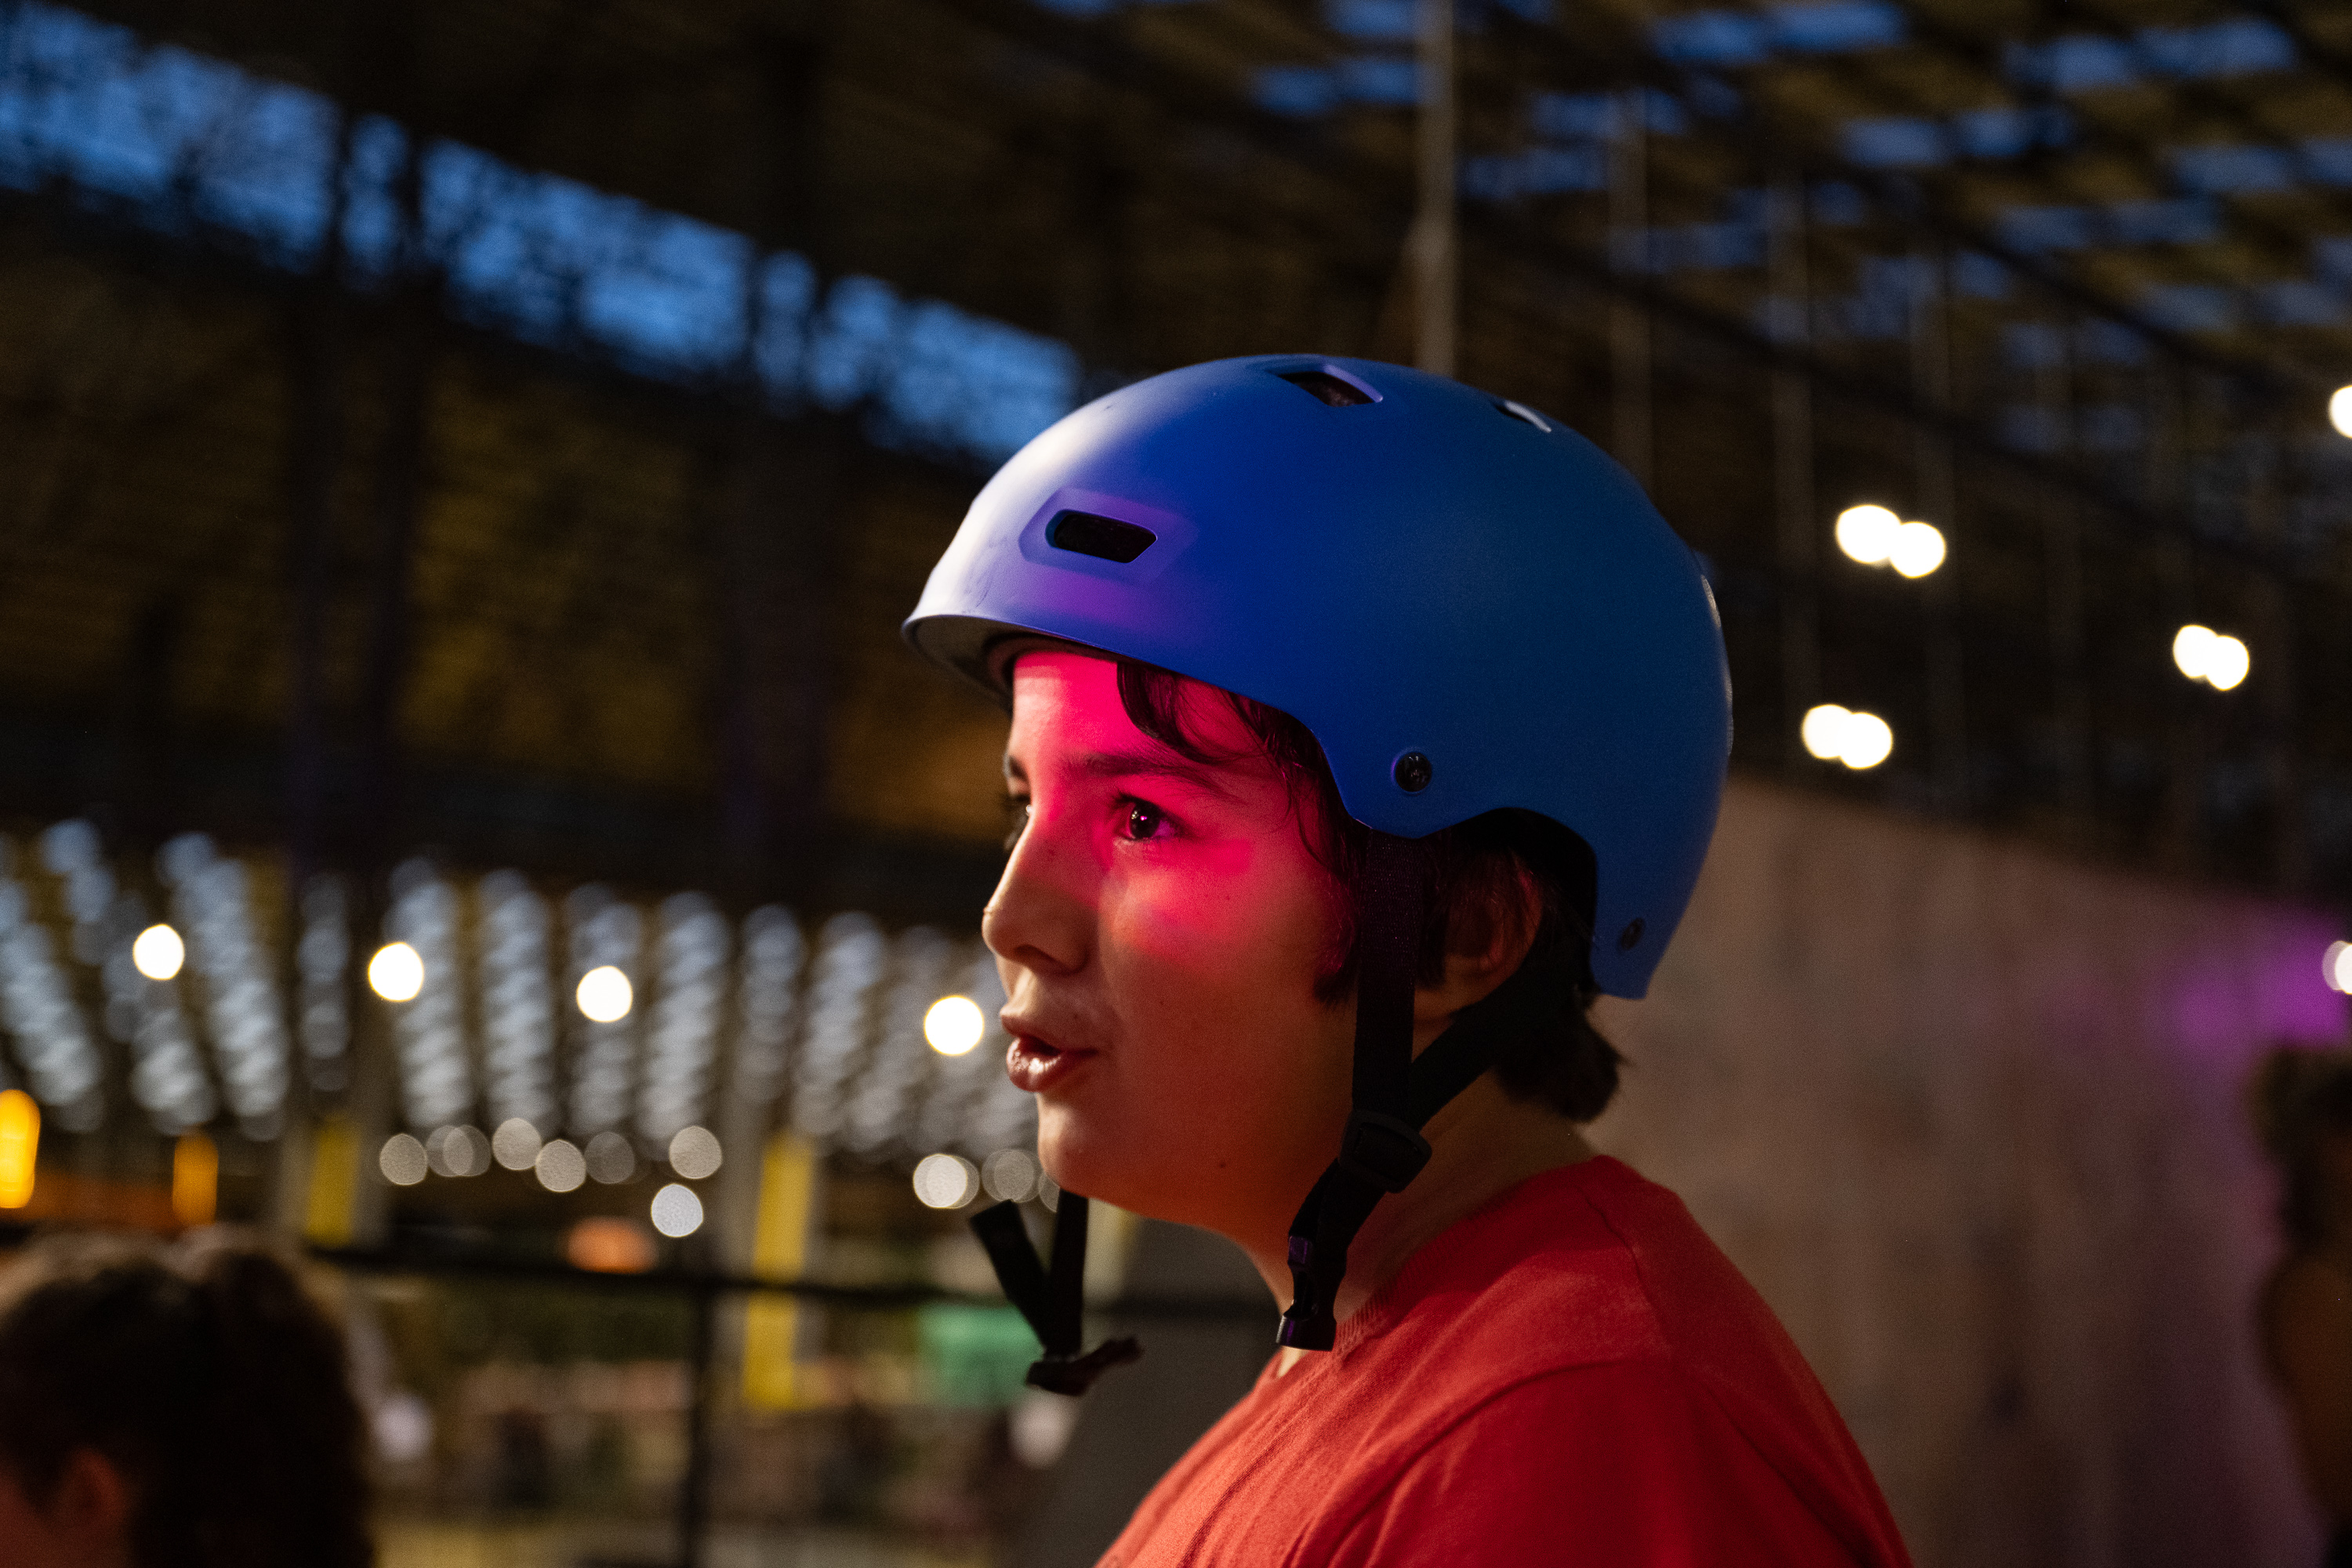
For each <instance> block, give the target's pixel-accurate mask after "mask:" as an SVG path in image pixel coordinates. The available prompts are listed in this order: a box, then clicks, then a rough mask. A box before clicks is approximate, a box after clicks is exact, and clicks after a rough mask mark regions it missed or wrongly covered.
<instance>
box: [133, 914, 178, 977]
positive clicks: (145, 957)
mask: <svg viewBox="0 0 2352 1568" xmlns="http://www.w3.org/2000/svg"><path fill="white" fill-rule="evenodd" d="M187 961H188V944H187V943H185V942H182V941H181V940H180V933H179V932H178V931H173V929H172V928H171V927H170V926H167V925H152V926H149V927H148V928H147V929H146V930H145V931H141V932H140V933H139V938H138V940H137V941H135V942H132V943H131V967H133V968H135V969H136V970H138V971H139V973H142V974H143V975H145V976H146V977H147V978H148V979H150V980H169V979H171V978H172V977H173V975H175V974H177V973H180V965H182V964H184V963H186V962H187Z"/></svg>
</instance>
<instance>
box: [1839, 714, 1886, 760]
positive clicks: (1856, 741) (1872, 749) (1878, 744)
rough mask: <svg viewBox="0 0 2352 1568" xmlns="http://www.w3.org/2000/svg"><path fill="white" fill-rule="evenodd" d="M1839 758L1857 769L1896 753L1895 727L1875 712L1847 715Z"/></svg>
mask: <svg viewBox="0 0 2352 1568" xmlns="http://www.w3.org/2000/svg"><path fill="white" fill-rule="evenodd" d="M1840 739H1841V740H1842V741H1843V744H1842V745H1841V746H1840V747H1839V748H1838V761H1840V762H1842V763H1844V764H1845V765H1846V766H1847V767H1850V768H1853V769H1854V770H1855V771H1856V772H1859V771H1861V770H1862V769H1864V768H1874V767H1876V766H1877V765H1878V764H1879V763H1883V762H1885V760H1886V759H1887V758H1889V757H1891V756H1893V755H1894V754H1895V731H1893V730H1892V729H1889V728H1888V727H1887V723H1886V721H1885V720H1884V719H1881V718H1880V717H1879V716H1878V715H1877V714H1875V713H1859V712H1858V713H1853V714H1850V715H1848V716H1847V719H1846V721H1845V733H1844V734H1843V736H1841V737H1840Z"/></svg>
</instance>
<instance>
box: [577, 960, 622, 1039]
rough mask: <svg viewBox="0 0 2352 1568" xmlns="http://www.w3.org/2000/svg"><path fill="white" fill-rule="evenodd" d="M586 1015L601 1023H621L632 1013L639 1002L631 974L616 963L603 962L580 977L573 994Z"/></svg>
mask: <svg viewBox="0 0 2352 1568" xmlns="http://www.w3.org/2000/svg"><path fill="white" fill-rule="evenodd" d="M573 1000H575V1001H577V1002H578V1003H579V1004H580V1011H581V1013H582V1015H583V1016H586V1017H587V1018H589V1019H591V1020H593V1021H594V1022H596V1023H599V1024H617V1023H619V1022H620V1021H621V1020H622V1019H624V1018H625V1017H627V1016H629V1008H630V1006H631V1005H633V1004H634V1003H635V1001H636V991H635V987H633V986H632V985H630V984H629V977H628V976H627V975H625V974H624V973H621V971H620V969H619V968H618V967H617V966H616V965H614V964H610V963H601V964H598V965H597V966H596V967H595V968H593V969H592V970H590V971H589V972H588V973H585V974H583V975H582V976H581V977H580V986H579V989H578V990H577V991H575V992H574V993H573Z"/></svg>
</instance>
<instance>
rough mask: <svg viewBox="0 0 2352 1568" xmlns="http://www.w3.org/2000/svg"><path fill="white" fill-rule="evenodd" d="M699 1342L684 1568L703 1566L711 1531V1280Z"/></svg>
mask: <svg viewBox="0 0 2352 1568" xmlns="http://www.w3.org/2000/svg"><path fill="white" fill-rule="evenodd" d="M692 1289H693V1291H694V1298H693V1300H694V1340H693V1348H692V1350H691V1351H690V1352H689V1353H688V1363H687V1364H688V1373H687V1375H688V1377H690V1378H691V1379H692V1380H693V1385H692V1387H690V1388H689V1389H688V1391H687V1392H688V1397H687V1402H686V1474H685V1475H684V1476H682V1477H680V1478H679V1479H678V1497H677V1560H678V1563H679V1568H702V1562H703V1553H704V1548H705V1547H706V1545H707V1544H708V1542H706V1540H705V1539H704V1538H705V1537H706V1536H707V1535H708V1534H709V1530H710V1415H711V1411H710V1401H711V1391H712V1386H713V1383H714V1380H713V1379H712V1377H711V1375H710V1366H711V1362H712V1359H713V1357H714V1355H715V1353H716V1349H717V1343H718V1337H719V1336H718V1317H719V1291H718V1289H717V1287H716V1286H714V1285H713V1284H712V1283H711V1282H709V1280H705V1279H698V1280H696V1281H694V1282H693V1286H692Z"/></svg>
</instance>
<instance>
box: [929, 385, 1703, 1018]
mask: <svg viewBox="0 0 2352 1568" xmlns="http://www.w3.org/2000/svg"><path fill="white" fill-rule="evenodd" d="M1300 374H1307V375H1310V376H1311V375H1321V376H1326V377H1330V378H1333V379H1334V380H1336V381H1337V382H1339V383H1343V384H1346V385H1348V386H1350V387H1353V388H1355V389H1357V391H1358V392H1359V393H1360V395H1364V396H1365V397H1366V398H1367V401H1364V402H1361V403H1357V404H1353V405H1333V404H1331V403H1328V402H1327V401H1325V400H1324V398H1323V397H1322V396H1320V395H1318V394H1316V393H1315V392H1312V391H1309V390H1306V389H1304V388H1302V387H1301V386H1300V385H1299V384H1296V383H1294V382H1292V381H1288V380H1286V379H1284V378H1285V377H1286V376H1296V375H1300ZM1067 512H1078V513H1086V514H1091V515H1092V516H1094V517H1098V518H1108V519H1112V520H1114V521H1117V522H1121V523H1126V524H1129V525H1132V526H1133V527H1138V528H1141V529H1144V530H1147V531H1149V532H1150V535H1151V536H1152V537H1151V539H1150V542H1149V543H1148V544H1147V545H1145V546H1144V547H1143V548H1142V550H1141V551H1140V552H1139V553H1137V554H1135V555H1134V557H1133V559H1131V560H1129V561H1126V562H1120V561H1117V560H1113V559H1108V558H1107V556H1105V555H1102V554H1090V553H1085V552H1083V549H1074V548H1070V547H1069V545H1070V543H1071V542H1073V541H1074V540H1076V542H1079V543H1080V544H1081V545H1082V546H1084V545H1086V544H1087V540H1086V537H1085V536H1086V533H1087V529H1088V528H1092V529H1093V530H1094V531H1095V532H1096V534H1097V538H1098V537H1099V534H1100V528H1099V525H1086V526H1084V527H1080V528H1077V529H1076V530H1072V529H1068V528H1065V529H1056V527H1055V524H1056V522H1057V520H1060V519H1062V518H1063V516H1064V514H1065V513H1067ZM1112 532H1113V533H1117V531H1116V530H1113V531H1112ZM1124 538H1125V539H1126V540H1127V541H1128V542H1129V545H1128V548H1132V542H1133V541H1134V539H1135V538H1136V536H1135V535H1132V534H1127V535H1125V536H1124ZM1057 541H1059V542H1057ZM1093 547H1095V548H1100V546H1099V544H1098V543H1097V544H1095V545H1094V546H1093ZM1120 552H1121V551H1118V550H1114V551H1113V552H1112V553H1120ZM1016 629H1017V630H1021V631H1028V632H1035V633H1041V634H1044V635H1045V636H1048V637H1058V638H1064V639H1066V640H1068V641H1070V642H1074V643H1079V644H1084V645H1086V646H1087V647H1094V648H1098V649H1101V650H1103V651H1105V652H1107V653H1111V654H1117V655H1121V656H1124V657H1127V658H1136V659H1140V660H1142V661H1144V662H1146V663H1148V664H1154V665H1158V666H1160V667H1161V668H1166V669H1170V670H1173V671H1175V672H1176V673H1178V674H1180V675H1186V676H1190V677H1192V679H1196V680H1202V681H1205V682H1207V683H1208V684H1210V685H1212V686H1218V687H1223V689H1226V690H1228V691H1233V692H1236V693H1239V694H1241V695H1243V696H1246V697H1253V698H1255V699H1256V700H1259V701H1261V702H1265V703H1267V704H1269V705H1271V706H1273V707H1275V708H1278V709H1280V710H1283V711H1284V712H1286V713H1288V714H1290V715H1291V716H1292V717H1294V718H1296V719H1297V720H1298V721H1300V722H1302V723H1304V724H1305V725H1306V726H1307V728H1308V729H1309V730H1311V731H1313V732H1314V734H1315V738H1316V739H1317V740H1318V742H1321V743H1322V747H1323V752H1324V755H1325V757H1326V758H1327V759H1328V762H1329V763H1330V765H1331V771H1332V773H1333V775H1334V777H1335V778H1336V780H1337V782H1338V784H1339V795H1340V798H1341V799H1342V800H1344V801H1345V802H1346V803H1347V807H1348V810H1349V812H1350V813H1351V814H1353V815H1354V816H1355V817H1356V818H1357V819H1358V820H1359V821H1361V822H1363V823H1364V824H1366V825H1367V826H1370V827H1374V828H1377V829H1379V830H1381V832H1384V833H1392V834H1396V835H1399V836H1401V837H1415V838H1417V837H1422V836H1423V835H1426V834H1429V833H1433V832H1435V831H1437V830H1438V829H1440V828H1443V827H1446V826H1452V825H1453V824H1454V823H1458V822H1463V821H1465V820H1467V819H1469V818H1471V817H1474V816H1478V815H1480V814H1481V813H1483V812H1487V811H1493V810H1496V809H1497V808H1500V807H1504V806H1517V807H1520V808H1523V809H1526V810H1529V811H1537V812H1541V813H1542V814H1543V815H1544V816H1549V817H1550V818H1552V819H1553V820H1554V821H1556V822H1558V823H1559V824H1560V825H1561V826H1565V827H1567V828H1569V829H1570V830H1571V831H1573V832H1574V833H1576V834H1577V835H1579V836H1580V837H1582V838H1583V839H1584V841H1585V842H1586V843H1587V844H1588V845H1590V846H1591V849H1592V853H1593V859H1594V863H1595V873H1596V875H1595V886H1594V919H1593V929H1594V931H1595V936H1594V940H1593V943H1592V952H1591V970H1592V976H1593V979H1594V980H1595V981H1596V982H1597V983H1598V984H1600V986H1601V989H1602V990H1604V991H1607V992H1610V993H1612V994H1615V995H1620V996H1639V995H1641V994H1643V991H1644V990H1646V989H1647V987H1648V984H1649V979H1650V973H1651V972H1652V971H1653V970H1654V968H1656V966H1657V962H1658V959H1659V957H1660V955H1661V954H1662V953H1663V952H1664V949H1665V945H1666V941H1667V939H1668V937H1669V936H1671V935H1672V933H1673V931H1674V928H1675V922H1676V921H1679V920H1680V919H1681V917H1682V912H1683V909H1684V906H1685V904H1686V903H1688V901H1689V900H1690V895H1691V889H1692V888H1693V886H1694V885H1695V884H1696V881H1697V879H1698V871H1699V866H1700V863H1701V862H1702V861H1703V860H1704V859H1705V858H1706V848H1707V843H1708V841H1709V839H1710V838H1711V837H1712V836H1713V834H1714V830H1715V817H1716V809H1717V805H1718V804H1719V802H1720V799H1721V796H1722V791H1723V779H1724V770H1725V765H1726V763H1727V759H1728V756H1729V752H1730V744H1731V687H1730V679H1729V675H1728V673H1727V668H1726V666H1725V661H1724V650H1723V633H1722V629H1721V626H1720V625H1719V624H1718V622H1717V617H1716V613H1715V605H1714V601H1713V599H1712V597H1711V596H1710V595H1709V594H1708V592H1707V587H1706V580H1705V579H1704V578H1703V577H1702V576H1701V575H1700V573H1699V568H1698V564H1697V562H1696V559H1695V558H1694V557H1693V555H1692V553H1691V552H1690V550H1689V548H1688V547H1687V546H1685V544H1684V543H1683V542H1682V541H1681V540H1680V539H1678V538H1677V537H1676V536H1675V532H1674V531H1673V530H1672V529H1670V528H1668V527H1667V526H1666V523H1665V521H1664V519H1662V518H1661V517H1660V516H1659V515H1658V512H1657V510H1656V509H1655V508H1654V507H1653V506H1652V505H1651V504H1650V501H1649V498H1648V497H1646V496H1645V495H1643V493H1642V489H1641V487H1640V486H1638V485H1637V484H1635V483H1634V482H1633V478H1632V477H1631V476H1630V475H1628V474H1627V473H1626V472H1625V471H1624V470H1623V469H1622V468H1619V467H1618V466H1617V465H1616V464H1615V463H1614V462H1612V461H1611V460H1610V459H1609V458H1607V457H1606V456H1605V455H1603V454H1602V453H1601V451H1600V450H1599V448H1597V447H1594V446H1593V445H1592V444H1591V442H1589V441H1587V440H1585V439H1584V438H1583V437H1580V436H1578V435H1576V434H1575V433H1574V432H1572V431H1570V430H1568V429H1566V428H1564V427H1562V426H1559V425H1557V424H1556V423H1554V422H1552V421H1550V420H1548V419H1543V418H1542V417H1541V416H1537V415H1534V414H1532V413H1530V412H1529V411H1528V410H1525V409H1521V408H1518V407H1517V405H1507V404H1504V403H1500V402H1498V401H1497V400H1496V399H1495V398H1493V397H1491V396H1489V395H1486V394H1485V393H1482V392H1479V391H1477V390H1475V389H1474V388H1471V387H1468V386H1465V385H1463V384H1460V383H1458V382H1454V381H1448V380H1445V379H1443V378H1441V377H1438V376H1433V375H1428V374H1423V373H1422V372H1419V371H1413V370H1407V369H1404V368H1402V367H1401V366H1398V365H1390V364H1380V363H1371V362H1367V361H1361V360H1348V359H1328V358H1319V357H1314V356H1302V355H1295V354H1289V355H1270V356H1255V357H1251V358H1246V359H1231V360H1219V361H1215V362H1213V363H1207V364H1198V365H1192V366H1191V367H1189V368H1187V369H1183V370H1178V371H1171V372H1169V373H1168V374H1163V375H1156V376H1153V377H1151V378H1150V379H1148V380H1145V381H1139V382H1137V383H1135V384H1132V385H1129V386H1126V387H1122V388H1120V389H1119V390H1118V391H1116V392H1113V393H1111V394H1109V395H1107V396H1104V397H1100V398H1097V399H1096V400H1095V401H1094V402H1092V403H1089V404H1087V405H1086V406H1085V407H1083V408H1080V409H1077V410H1076V412H1074V413H1072V414H1070V415H1068V416H1066V417H1064V418H1063V419H1061V420H1060V421H1059V422H1057V423H1056V424H1055V425H1054V426H1052V427H1051V428H1049V429H1047V430H1045V432H1044V433H1043V434H1041V435H1039V436H1038V437H1036V438H1035V439H1034V440H1032V441H1031V442H1030V443H1029V444H1028V445H1027V446H1026V447H1023V448H1022V449H1021V450H1020V451H1019V452H1017V453H1015V454H1014V455H1013V458H1012V459H1011V460H1010V461H1008V462H1007V463H1006V464H1005V465H1004V467H1003V468H1001V469H999V470H998V471H997V473H996V476H995V477H994V478H993V479H990V480H989V482H988V484H987V486H986V487H985V488H984V489H982V491H981V492H980V495H979V497H978V498H977V499H976V500H974V501H973V502H972V505H971V511H970V512H969V513H968V514H967V515H966V516H965V518H964V521H963V525H962V527H961V529H959V530H958V531H957V533H956V537H955V541H954V542H953V543H951V544H950V546H949V547H948V551H947V553H946V554H945V555H944V556H942V557H941V558H940V563H939V564H938V565H937V566H936V567H934V568H933V569H932V572H931V576H930V581H929V583H928V584H926V585H925V587H924V589H923V596H922V600H921V602H920V603H919V604H918V605H916V607H915V613H914V614H913V615H912V616H909V617H908V620H907V623H906V626H905V632H906V635H907V637H908V640H909V641H911V642H912V643H913V644H914V645H915V647H917V648H919V649H920V650H921V651H922V652H924V653H925V654H927V655H929V657H930V658H934V659H936V660H938V661H939V662H940V663H942V664H945V665H947V666H949V667H950V668H955V669H958V670H960V671H961V672H962V673H964V674H965V675H967V676H969V677H970V678H971V679H974V680H976V681H978V682H979V683H980V684H981V685H982V686H983V687H985V688H987V689H990V690H991V691H992V692H993V693H994V694H995V695H996V696H997V697H998V699H999V700H1004V698H1005V692H1004V689H1003V681H1002V679H1001V678H1000V675H999V673H998V672H997V671H994V670H992V668H990V661H989V658H988V647H989V645H990V644H992V642H994V641H995V640H997V638H999V637H1001V636H1003V634H1004V633H1006V632H1007V631H1011V630H1016ZM1410 752H1418V753H1420V754H1421V756H1423V757H1424V758H1426V759H1427V767H1426V769H1425V770H1424V769H1419V768H1416V767H1412V766H1407V767H1404V768H1400V767H1399V766H1398V763H1399V760H1400V759H1401V758H1402V757H1404V756H1405V755H1406V754H1407V753H1410ZM1424 773H1425V782H1424V783H1423V787H1421V788H1419V789H1418V790H1413V789H1409V788H1407V787H1406V784H1407V783H1415V782H1423V774H1424ZM1401 777H1402V780H1403V781H1404V782H1400V779H1401Z"/></svg>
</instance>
